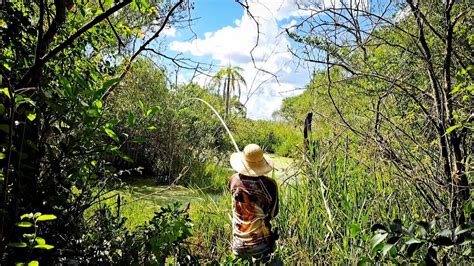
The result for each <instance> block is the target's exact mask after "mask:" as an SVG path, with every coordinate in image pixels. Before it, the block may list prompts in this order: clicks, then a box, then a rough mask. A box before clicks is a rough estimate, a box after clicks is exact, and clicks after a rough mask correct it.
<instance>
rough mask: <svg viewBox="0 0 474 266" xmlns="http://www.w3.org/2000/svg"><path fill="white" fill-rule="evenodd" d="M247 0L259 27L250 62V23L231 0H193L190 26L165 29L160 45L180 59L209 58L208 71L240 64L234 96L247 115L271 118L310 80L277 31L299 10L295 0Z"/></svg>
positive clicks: (184, 77) (184, 76) (253, 32)
mask: <svg viewBox="0 0 474 266" xmlns="http://www.w3.org/2000/svg"><path fill="white" fill-rule="evenodd" d="M248 3H249V5H250V11H251V12H252V14H253V15H254V16H255V17H256V18H257V20H258V22H259V26H260V35H259V45H258V46H257V48H256V49H255V50H254V52H253V56H254V59H255V63H254V62H253V61H252V56H251V54H250V51H251V50H252V48H253V47H254V46H255V44H256V40H257V29H256V24H255V22H254V21H253V19H252V18H251V17H249V16H248V15H247V12H246V11H245V10H244V9H243V8H242V7H241V6H240V5H239V4H238V3H236V2H235V1H234V0H196V1H195V2H194V7H195V8H194V10H193V11H192V17H193V18H194V19H196V20H195V21H194V22H193V23H192V31H191V30H189V29H187V28H184V29H183V28H177V29H175V28H170V29H167V30H166V32H165V34H166V35H167V36H166V42H165V43H163V44H161V45H165V47H166V54H168V55H170V56H174V55H176V54H181V57H183V58H191V59H193V60H195V61H199V62H203V63H212V64H213V65H215V68H214V72H213V71H211V72H210V73H209V74H213V73H215V71H217V69H218V68H219V67H222V66H226V65H228V64H229V63H230V64H232V65H236V66H240V67H241V68H243V69H244V71H243V73H242V74H243V76H244V78H245V80H246V83H247V87H246V88H244V89H243V93H242V97H241V99H240V100H241V102H242V103H244V104H245V105H246V107H247V116H248V117H249V118H252V119H271V118H272V113H273V112H274V111H276V110H278V109H279V108H280V106H281V102H282V100H283V99H284V98H285V97H288V96H293V95H297V94H299V93H301V92H302V90H301V88H304V86H305V85H306V83H308V81H309V79H310V74H309V73H311V71H310V70H309V69H306V68H304V67H302V66H297V64H296V62H294V60H293V57H292V56H291V53H290V52H289V50H288V49H289V47H292V46H293V45H294V44H293V43H292V42H291V41H290V40H289V39H288V38H287V37H286V34H282V32H283V31H284V29H285V28H286V27H287V26H289V25H290V24H291V23H294V22H295V19H299V18H301V17H302V16H304V15H305V14H304V13H302V12H301V11H298V8H297V5H296V3H295V0H258V1H257V0H249V1H248ZM194 33H195V34H196V35H194ZM255 65H256V66H257V67H258V68H256V67H255ZM259 69H260V70H259ZM262 70H265V71H268V72H270V73H273V74H274V76H273V75H270V74H267V73H265V72H264V71H262ZM191 75H192V72H191V71H185V70H181V71H180V73H179V75H178V79H179V80H180V82H182V83H186V82H188V81H189V79H190V77H191ZM195 81H196V82H198V83H199V84H200V85H202V86H207V85H209V83H210V82H209V81H210V78H209V76H206V75H199V76H197V77H195Z"/></svg>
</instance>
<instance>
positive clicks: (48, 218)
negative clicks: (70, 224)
mask: <svg viewBox="0 0 474 266" xmlns="http://www.w3.org/2000/svg"><path fill="white" fill-rule="evenodd" d="M57 218H58V217H56V215H54V214H42V215H40V216H39V217H38V219H37V221H41V222H42V221H51V220H56V219H57Z"/></svg>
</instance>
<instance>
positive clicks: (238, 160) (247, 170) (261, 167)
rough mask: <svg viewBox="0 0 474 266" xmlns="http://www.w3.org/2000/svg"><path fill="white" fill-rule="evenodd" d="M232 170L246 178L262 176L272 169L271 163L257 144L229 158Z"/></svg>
mask: <svg viewBox="0 0 474 266" xmlns="http://www.w3.org/2000/svg"><path fill="white" fill-rule="evenodd" d="M230 165H231V166H232V169H234V170H235V171H237V172H238V173H239V174H243V175H246V176H262V175H265V174H266V173H268V172H270V171H271V170H272V169H273V163H272V161H271V160H270V158H268V157H267V156H264V155H263V150H262V148H260V146H258V145H257V144H249V145H247V146H245V148H244V151H243V152H236V153H233V154H232V155H231V156H230Z"/></svg>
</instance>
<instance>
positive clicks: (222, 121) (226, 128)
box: [182, 97, 240, 152]
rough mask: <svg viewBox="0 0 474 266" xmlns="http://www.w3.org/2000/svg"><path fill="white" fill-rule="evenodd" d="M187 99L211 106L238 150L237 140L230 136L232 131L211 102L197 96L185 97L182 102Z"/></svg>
mask: <svg viewBox="0 0 474 266" xmlns="http://www.w3.org/2000/svg"><path fill="white" fill-rule="evenodd" d="M189 100H197V101H200V102H202V103H204V104H205V105H207V106H208V107H209V108H211V110H212V111H213V112H214V114H215V115H216V116H217V118H219V120H220V121H221V123H222V125H223V126H224V128H225V130H226V131H227V134H229V137H230V139H231V140H232V143H233V144H234V147H235V150H236V151H237V152H240V149H239V146H238V145H237V142H235V139H234V137H233V136H232V133H231V132H230V130H229V128H228V127H227V125H226V124H225V122H224V119H222V117H221V116H220V115H219V113H218V112H217V111H216V109H214V107H213V106H212V105H211V104H209V103H208V102H206V101H204V100H203V99H201V98H197V97H191V98H188V99H185V100H184V101H183V102H182V103H185V102H186V101H189Z"/></svg>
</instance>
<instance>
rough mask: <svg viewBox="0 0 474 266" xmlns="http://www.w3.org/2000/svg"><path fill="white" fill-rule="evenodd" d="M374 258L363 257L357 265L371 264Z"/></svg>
mask: <svg viewBox="0 0 474 266" xmlns="http://www.w3.org/2000/svg"><path fill="white" fill-rule="evenodd" d="M371 264H372V260H371V259H370V258H369V257H362V258H361V259H360V260H359V261H358V262H357V266H364V265H371Z"/></svg>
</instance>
